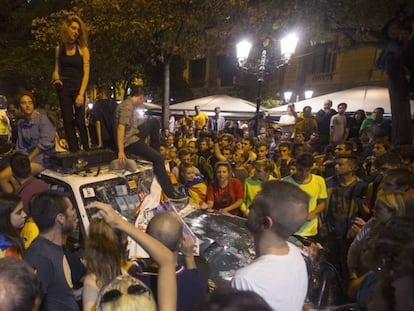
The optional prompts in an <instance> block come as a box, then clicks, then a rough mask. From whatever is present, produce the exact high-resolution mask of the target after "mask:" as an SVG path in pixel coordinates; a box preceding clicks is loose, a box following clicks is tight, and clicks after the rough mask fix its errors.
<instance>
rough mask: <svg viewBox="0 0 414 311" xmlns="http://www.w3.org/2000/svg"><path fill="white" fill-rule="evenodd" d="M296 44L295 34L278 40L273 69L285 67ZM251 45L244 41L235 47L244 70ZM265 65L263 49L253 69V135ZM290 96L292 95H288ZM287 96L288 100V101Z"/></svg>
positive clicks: (257, 124) (258, 115) (257, 130)
mask: <svg viewBox="0 0 414 311" xmlns="http://www.w3.org/2000/svg"><path fill="white" fill-rule="evenodd" d="M297 43H298V37H297V36H296V35H295V34H290V35H288V36H287V37H285V38H283V39H282V40H280V45H281V59H280V60H278V62H277V63H276V66H275V67H274V69H277V68H280V67H282V66H285V65H287V63H288V62H289V60H290V58H291V57H292V55H293V54H294V53H295V50H296V45H297ZM251 47H252V44H251V43H250V42H248V41H246V40H243V41H241V42H239V43H238V44H237V45H236V48H237V60H238V62H239V67H240V68H243V69H247V68H246V64H247V59H248V57H249V53H250V49H251ZM266 63H267V52H266V49H263V51H262V53H261V56H260V59H259V66H258V67H256V68H254V71H253V72H254V73H255V74H256V75H257V98H256V124H255V135H256V136H257V135H258V133H259V119H260V105H261V103H262V84H263V81H264V73H265V69H266ZM290 96H292V94H290ZM290 96H289V99H290Z"/></svg>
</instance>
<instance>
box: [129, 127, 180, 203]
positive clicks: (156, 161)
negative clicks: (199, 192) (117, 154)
mask: <svg viewBox="0 0 414 311" xmlns="http://www.w3.org/2000/svg"><path fill="white" fill-rule="evenodd" d="M138 129H139V139H140V140H139V141H137V142H135V143H133V144H131V145H129V146H127V147H125V151H126V152H127V153H132V154H134V155H137V156H140V157H142V158H144V159H145V160H147V161H150V162H152V164H153V169H154V175H155V176H156V177H157V179H158V182H159V183H160V186H161V188H162V190H163V191H164V193H165V194H166V195H167V196H168V197H171V196H173V193H174V188H173V186H172V184H171V180H170V178H169V177H168V175H167V171H166V170H165V164H164V158H163V156H162V155H161V153H160V151H159V150H160V123H159V121H158V120H157V119H148V120H146V121H145V122H144V123H143V124H141V125H140V126H139V127H138ZM147 136H149V137H150V140H151V141H150V145H149V146H148V144H147V143H145V138H146V137H147Z"/></svg>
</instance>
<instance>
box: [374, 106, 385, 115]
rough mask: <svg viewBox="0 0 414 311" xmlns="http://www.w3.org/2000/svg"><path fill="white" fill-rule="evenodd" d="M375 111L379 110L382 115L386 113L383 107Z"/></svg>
mask: <svg viewBox="0 0 414 311" xmlns="http://www.w3.org/2000/svg"><path fill="white" fill-rule="evenodd" d="M375 110H379V111H380V112H381V114H384V112H385V110H384V108H382V107H377V108H375V109H374V111H375Z"/></svg>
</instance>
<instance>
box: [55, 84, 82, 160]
mask: <svg viewBox="0 0 414 311" xmlns="http://www.w3.org/2000/svg"><path fill="white" fill-rule="evenodd" d="M58 95H59V103H60V109H61V110H62V118H63V128H64V130H65V134H66V140H67V142H68V145H69V150H70V151H71V152H76V151H78V150H79V145H78V139H77V137H76V131H75V126H76V127H77V128H78V130H79V135H80V138H81V141H82V145H83V149H84V150H88V149H89V140H88V132H87V130H86V125H85V106H84V105H82V106H80V107H78V106H76V104H75V100H76V96H77V95H78V92H77V91H75V92H71V91H68V90H60V91H59V92H58Z"/></svg>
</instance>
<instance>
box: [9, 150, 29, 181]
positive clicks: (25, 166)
mask: <svg viewBox="0 0 414 311" xmlns="http://www.w3.org/2000/svg"><path fill="white" fill-rule="evenodd" d="M10 168H11V170H12V172H13V176H15V177H17V178H27V177H29V176H30V173H31V167H30V160H29V157H28V156H27V155H25V154H23V153H20V152H16V153H15V154H13V155H12V156H11V157H10Z"/></svg>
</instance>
